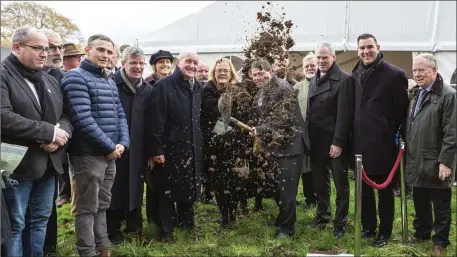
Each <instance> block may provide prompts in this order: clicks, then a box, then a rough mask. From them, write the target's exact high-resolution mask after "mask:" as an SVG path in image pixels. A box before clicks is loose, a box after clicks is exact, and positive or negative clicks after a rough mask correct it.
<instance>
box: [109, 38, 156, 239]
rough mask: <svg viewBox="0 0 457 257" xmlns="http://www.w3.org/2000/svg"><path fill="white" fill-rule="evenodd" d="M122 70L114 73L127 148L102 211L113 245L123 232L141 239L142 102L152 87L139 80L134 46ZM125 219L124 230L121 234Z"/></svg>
mask: <svg viewBox="0 0 457 257" xmlns="http://www.w3.org/2000/svg"><path fill="white" fill-rule="evenodd" d="M121 58H122V59H121V60H122V68H121V69H119V70H118V71H117V72H116V73H115V74H114V82H116V85H117V90H118V91H119V99H120V101H121V104H122V107H123V108H124V112H125V115H126V117H127V123H128V126H129V128H130V129H129V131H130V141H131V146H132V147H130V149H128V150H127V151H126V152H125V153H124V155H123V156H122V158H121V159H118V160H116V176H115V179H114V184H113V187H112V188H111V205H110V207H109V209H108V210H107V212H106V223H107V226H108V237H109V239H110V241H111V242H112V243H114V244H117V243H122V242H123V241H124V233H129V234H133V235H134V236H137V235H139V236H141V234H142V233H141V232H142V227H143V226H142V223H143V220H142V216H141V205H142V203H143V189H144V187H143V185H144V179H143V171H144V170H146V163H147V160H146V158H145V155H144V154H143V153H144V141H145V139H144V126H145V124H144V121H145V111H146V106H147V105H146V100H147V99H148V98H149V95H150V94H151V91H152V86H151V85H149V84H148V83H147V82H146V81H144V79H143V71H144V64H145V62H144V53H143V51H142V50H141V49H140V48H138V47H134V46H129V47H127V48H125V49H124V51H123V52H122V56H121ZM123 220H125V222H126V228H125V229H124V231H123V232H122V231H121V223H122V221H123Z"/></svg>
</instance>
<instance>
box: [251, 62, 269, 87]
mask: <svg viewBox="0 0 457 257" xmlns="http://www.w3.org/2000/svg"><path fill="white" fill-rule="evenodd" d="M252 77H253V79H254V83H255V84H256V85H257V86H258V87H264V86H265V85H266V84H268V82H270V80H271V77H272V72H271V70H270V71H266V70H263V69H262V70H261V69H258V68H256V67H254V68H252Z"/></svg>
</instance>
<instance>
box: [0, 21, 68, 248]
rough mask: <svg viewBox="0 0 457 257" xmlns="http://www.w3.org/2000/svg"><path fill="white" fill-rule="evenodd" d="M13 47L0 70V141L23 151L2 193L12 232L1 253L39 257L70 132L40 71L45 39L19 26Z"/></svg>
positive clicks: (55, 90) (54, 88)
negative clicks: (11, 185) (12, 185)
mask: <svg viewBox="0 0 457 257" xmlns="http://www.w3.org/2000/svg"><path fill="white" fill-rule="evenodd" d="M12 42H13V45H12V53H11V55H9V56H8V57H7V58H6V59H5V60H4V61H3V62H2V66H1V90H2V91H1V142H5V143H10V144H16V145H22V146H26V147H28V150H27V153H26V154H25V156H24V158H23V159H22V161H21V163H20V164H19V166H18V167H17V168H16V169H15V170H14V174H13V175H12V178H13V179H15V180H17V181H18V182H19V186H18V187H17V188H15V189H14V188H7V189H5V190H4V191H3V192H4V196H5V201H6V205H7V208H8V213H9V215H10V221H11V227H12V238H11V239H10V240H8V241H7V242H5V249H4V250H5V253H4V254H5V256H43V245H44V241H45V235H46V225H47V223H48V219H49V217H50V215H51V211H52V206H53V197H54V189H55V188H54V187H55V176H56V172H57V173H60V174H62V172H63V169H62V155H63V154H64V151H63V150H62V147H64V146H65V145H66V144H67V143H68V140H69V138H70V135H71V133H72V131H73V129H72V126H71V125H70V121H69V119H68V117H67V116H66V115H65V114H64V113H63V97H62V92H61V91H60V87H59V84H58V82H57V81H56V80H55V79H54V78H52V76H50V75H49V74H48V73H46V72H43V71H42V69H43V67H44V65H45V64H46V58H47V57H48V55H49V52H50V49H49V44H48V39H47V37H46V36H45V35H44V34H43V33H42V32H39V31H38V30H36V29H33V28H26V27H22V28H19V29H17V30H16V31H15V32H14V34H13V39H12ZM22 239H24V240H22ZM2 243H3V242H2Z"/></svg>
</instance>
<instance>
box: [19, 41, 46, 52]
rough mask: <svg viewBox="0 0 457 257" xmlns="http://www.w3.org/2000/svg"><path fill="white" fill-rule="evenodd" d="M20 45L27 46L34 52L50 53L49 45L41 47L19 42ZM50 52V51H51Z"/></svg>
mask: <svg viewBox="0 0 457 257" xmlns="http://www.w3.org/2000/svg"><path fill="white" fill-rule="evenodd" d="M19 44H20V45H23V46H28V47H30V48H32V49H33V51H35V52H36V53H39V54H42V53H44V52H46V54H49V53H50V49H49V47H41V46H31V45H27V44H22V43H19ZM51 53H52V52H51Z"/></svg>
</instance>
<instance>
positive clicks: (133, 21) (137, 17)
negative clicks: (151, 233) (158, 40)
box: [2, 1, 215, 45]
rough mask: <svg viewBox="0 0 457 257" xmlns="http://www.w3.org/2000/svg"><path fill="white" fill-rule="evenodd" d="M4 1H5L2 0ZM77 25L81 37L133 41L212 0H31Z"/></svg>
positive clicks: (117, 41) (120, 43) (125, 42)
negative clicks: (95, 36) (102, 36)
mask: <svg viewBox="0 0 457 257" xmlns="http://www.w3.org/2000/svg"><path fill="white" fill-rule="evenodd" d="M2 2H3V3H7V2H9V1H2ZM34 2H38V3H40V4H44V5H47V6H49V7H51V8H54V9H55V10H56V11H57V12H58V13H60V14H62V15H64V16H66V17H67V18H69V19H71V20H72V21H73V22H74V23H75V24H76V25H78V27H79V29H80V30H81V33H82V34H83V36H84V38H85V39H86V40H87V38H88V37H89V36H91V35H93V34H96V33H102V34H105V35H107V36H109V37H111V39H112V40H113V41H114V42H115V43H116V44H118V45H122V44H134V43H135V39H137V38H138V39H141V38H144V37H146V36H148V35H149V34H151V33H152V32H154V31H156V30H158V29H161V28H163V27H165V26H166V25H168V24H171V23H173V22H174V21H177V20H179V19H181V18H183V17H185V16H187V15H189V14H191V13H194V12H196V11H198V10H199V9H201V8H203V7H205V6H208V5H210V4H212V3H214V2H215V1H148V2H145V1H106V2H105V1H34Z"/></svg>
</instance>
